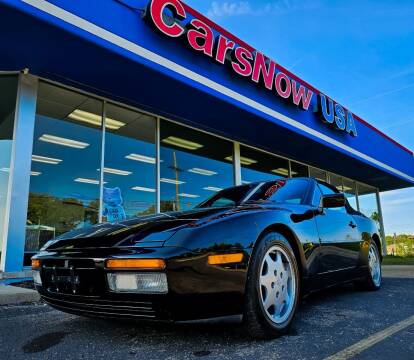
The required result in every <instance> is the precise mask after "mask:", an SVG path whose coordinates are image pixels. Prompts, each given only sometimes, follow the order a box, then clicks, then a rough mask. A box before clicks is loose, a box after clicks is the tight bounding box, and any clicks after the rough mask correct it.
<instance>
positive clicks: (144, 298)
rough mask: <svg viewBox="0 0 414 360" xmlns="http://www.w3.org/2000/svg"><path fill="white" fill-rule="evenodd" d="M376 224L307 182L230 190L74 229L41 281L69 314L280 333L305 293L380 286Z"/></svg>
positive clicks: (44, 253) (42, 262) (35, 263)
mask: <svg viewBox="0 0 414 360" xmlns="http://www.w3.org/2000/svg"><path fill="white" fill-rule="evenodd" d="M381 259H382V256H381V240H380V237H379V232H378V227H377V224H376V223H375V222H374V221H372V220H371V219H369V218H367V217H366V216H364V215H363V214H361V213H359V212H357V211H356V210H354V209H353V208H352V207H351V206H350V205H349V203H348V201H347V200H346V197H345V195H344V194H342V193H339V192H338V191H337V189H336V188H335V187H333V186H331V185H329V184H327V183H324V182H320V181H317V180H315V179H309V178H295V179H288V180H277V181H268V182H260V183H252V184H248V185H242V186H237V187H233V188H229V189H225V190H222V191H220V192H218V193H216V194H215V195H214V196H213V197H211V198H210V199H208V200H206V201H204V202H203V203H201V204H200V205H198V206H197V207H195V208H194V209H193V210H190V211H183V212H171V213H163V214H158V215H152V216H143V217H139V218H136V219H133V220H128V221H124V222H120V223H115V224H109V223H107V224H101V225H98V226H95V227H93V228H90V229H88V230H77V231H73V232H70V233H68V234H65V235H63V236H60V237H58V238H56V239H55V240H52V241H50V242H48V243H47V244H46V245H45V246H44V247H43V248H42V249H41V252H40V253H39V254H37V255H36V256H34V257H33V259H32V267H33V269H34V279H35V284H36V288H37V290H38V291H39V293H40V295H41V296H42V298H43V299H44V300H45V301H46V302H47V303H48V304H50V305H51V306H53V307H55V308H57V309H59V310H62V311H65V312H69V313H75V314H81V315H87V316H104V317H117V318H120V317H125V318H139V319H154V320H172V321H174V320H189V319H199V318H207V317H215V316H223V315H231V314H243V319H244V324H245V326H246V328H247V330H248V331H249V333H250V334H251V335H253V336H254V337H258V338H265V337H272V336H277V335H280V334H283V333H284V332H285V331H286V330H287V328H288V326H289V325H290V323H291V322H292V319H293V317H294V314H295V311H296V307H297V304H298V300H299V295H304V294H307V293H309V292H310V291H314V290H317V289H321V288H324V287H327V286H331V285H334V284H337V283H340V282H348V281H354V282H356V283H357V284H358V285H359V286H362V287H364V288H366V289H369V290H377V289H378V288H379V287H380V285H381Z"/></svg>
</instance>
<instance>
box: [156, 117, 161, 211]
mask: <svg viewBox="0 0 414 360" xmlns="http://www.w3.org/2000/svg"><path fill="white" fill-rule="evenodd" d="M160 142H161V139H160V118H159V117H157V123H156V128H155V149H156V150H155V153H156V156H155V158H156V162H155V164H156V166H155V174H156V176H155V189H156V190H155V191H156V200H155V206H156V212H157V214H159V213H160V212H161V182H160V178H161V147H160Z"/></svg>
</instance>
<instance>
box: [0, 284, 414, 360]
mask: <svg viewBox="0 0 414 360" xmlns="http://www.w3.org/2000/svg"><path fill="white" fill-rule="evenodd" d="M412 315H414V279H400V278H385V279H384V282H383V288H382V289H381V290H380V291H379V292H359V291H356V290H354V289H353V287H352V286H351V285H346V286H345V285H344V286H341V287H339V288H335V289H330V290H326V291H323V292H320V293H317V294H313V295H311V296H309V297H308V298H306V299H305V300H303V301H302V303H301V305H300V310H299V312H298V314H297V317H296V320H295V322H294V324H293V327H292V329H291V331H290V333H289V334H288V335H287V336H284V337H281V338H279V339H275V340H271V341H254V340H251V339H250V338H249V337H247V336H246V335H245V334H244V333H243V330H242V328H241V326H240V319H239V318H238V317H233V318H226V319H222V320H219V321H218V320H215V321H203V322H195V323H194V322H192V323H180V324H154V323H153V324H149V323H146V324H143V323H141V324H140V323H125V322H117V321H113V320H98V319H87V318H82V317H78V316H74V315H67V314H63V313H61V312H58V311H56V310H53V309H51V308H49V307H48V306H46V305H43V304H27V305H20V306H5V307H0V359H42V360H43V359H56V358H64V359H93V358H99V359H106V360H107V359H145V360H150V359H194V358H199V357H203V358H205V359H244V358H246V359H256V360H257V359H295V360H296V359H323V358H325V357H327V356H331V355H333V354H336V353H338V352H339V351H341V350H343V349H346V348H348V347H349V346H351V345H353V344H355V343H357V342H358V341H360V340H362V339H365V338H367V337H369V336H370V335H372V334H375V333H378V332H379V331H381V330H383V329H386V328H388V327H389V326H391V325H393V324H396V323H398V322H400V321H402V320H404V319H407V318H410V317H411V316H412ZM390 358H391V359H392V360H399V359H407V360H408V359H410V360H412V359H414V326H408V327H406V328H405V329H404V330H401V331H399V332H396V333H395V334H393V335H392V336H390V337H388V338H385V339H384V340H382V341H379V342H378V343H376V344H375V345H373V346H372V347H369V348H367V349H366V350H364V351H363V352H361V353H360V354H358V355H356V356H355V359H378V360H381V359H387V360H388V359H390Z"/></svg>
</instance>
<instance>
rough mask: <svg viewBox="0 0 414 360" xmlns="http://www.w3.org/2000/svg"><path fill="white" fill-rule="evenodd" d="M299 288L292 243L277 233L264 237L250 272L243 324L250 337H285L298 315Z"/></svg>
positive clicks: (257, 248) (254, 251)
mask: <svg viewBox="0 0 414 360" xmlns="http://www.w3.org/2000/svg"><path fill="white" fill-rule="evenodd" d="M279 259H280V260H279ZM299 289H300V275H299V269H298V265H297V261H296V257H295V254H294V252H293V249H292V247H291V246H290V244H289V242H288V241H287V239H286V238H285V237H284V236H283V235H282V234H279V233H277V232H270V233H267V234H265V235H264V236H262V238H261V239H260V240H259V241H258V243H257V245H256V247H255V248H254V250H253V254H252V257H251V260H250V265H249V270H248V273H247V282H246V292H245V302H244V314H243V323H244V326H245V328H246V330H247V332H248V333H249V334H250V336H252V337H254V338H256V339H270V338H275V337H279V336H281V335H283V334H285V333H286V332H287V331H288V330H289V327H290V325H291V323H292V320H293V318H294V316H295V312H296V308H297V305H298V299H299ZM273 299H274V300H273ZM283 300H285V302H283ZM269 304H270V305H269Z"/></svg>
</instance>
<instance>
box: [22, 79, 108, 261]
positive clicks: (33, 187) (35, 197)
mask: <svg viewBox="0 0 414 360" xmlns="http://www.w3.org/2000/svg"><path fill="white" fill-rule="evenodd" d="M102 106H103V104H102V102H101V101H98V100H95V99H93V98H90V97H88V96H85V95H82V94H79V93H76V92H73V91H70V90H66V89H63V88H60V87H57V86H54V85H50V84H46V83H40V84H39V91H38V100H37V109H36V120H35V130H34V139H33V155H32V169H31V181H30V195H29V208H28V215H27V229H26V246H25V251H26V253H27V256H26V258H29V255H30V254H31V253H33V252H35V251H37V250H38V249H39V248H40V247H41V246H42V245H43V244H44V243H45V242H46V241H48V240H49V239H51V238H53V237H54V236H57V235H59V234H62V233H65V232H67V231H70V230H72V229H79V228H83V227H88V226H90V225H92V224H96V223H97V222H98V219H99V194H100V186H99V185H100V161H101V143H102ZM107 126H108V125H107Z"/></svg>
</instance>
